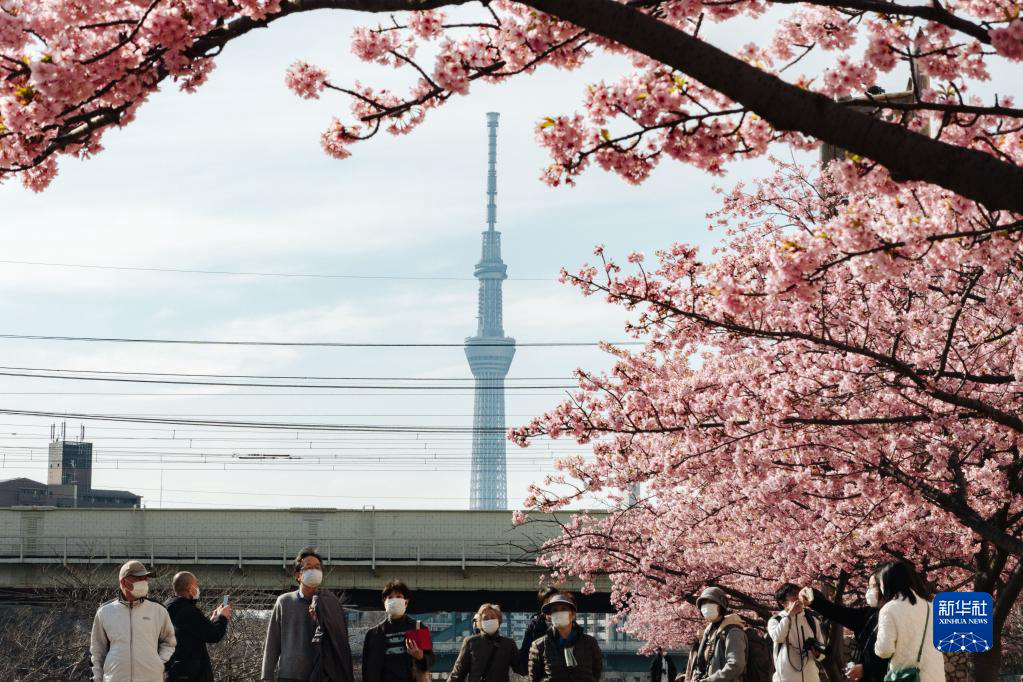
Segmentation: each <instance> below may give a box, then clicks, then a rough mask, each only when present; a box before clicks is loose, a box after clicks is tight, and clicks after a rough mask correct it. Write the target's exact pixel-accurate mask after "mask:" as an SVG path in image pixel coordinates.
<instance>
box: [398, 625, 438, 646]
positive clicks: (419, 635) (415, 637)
mask: <svg viewBox="0 0 1023 682" xmlns="http://www.w3.org/2000/svg"><path fill="white" fill-rule="evenodd" d="M405 639H406V640H412V641H413V642H415V643H416V646H417V647H419V648H420V649H422V650H423V651H433V640H432V639H431V638H430V628H424V627H418V628H416V629H414V630H406V631H405Z"/></svg>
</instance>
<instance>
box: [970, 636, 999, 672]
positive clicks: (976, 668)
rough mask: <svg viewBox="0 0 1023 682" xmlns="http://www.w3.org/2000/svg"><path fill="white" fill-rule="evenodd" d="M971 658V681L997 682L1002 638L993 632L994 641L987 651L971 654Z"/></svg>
mask: <svg viewBox="0 0 1023 682" xmlns="http://www.w3.org/2000/svg"><path fill="white" fill-rule="evenodd" d="M970 657H971V658H972V659H973V682H997V680H998V673H999V672H1000V671H1001V669H1002V638H1001V636H999V634H998V633H997V632H995V643H994V646H992V647H991V649H990V650H989V651H985V652H984V653H982V654H971V655H970Z"/></svg>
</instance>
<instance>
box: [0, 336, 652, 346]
mask: <svg viewBox="0 0 1023 682" xmlns="http://www.w3.org/2000/svg"><path fill="white" fill-rule="evenodd" d="M0 339H16V340H22V341H81V342H89V343H152V344H178V345H198V346H284V347H307V348H465V347H467V346H471V347H473V348H510V347H514V348H580V347H596V346H599V345H600V344H601V343H602V342H600V341H523V342H514V343H499V342H496V341H495V342H493V343H491V342H479V343H477V342H473V343H464V342H463V343H415V342H394V343H375V342H368V341H238V340H214V339H154V338H136V337H116V336H55V335H46V334H0ZM605 343H610V344H611V345H613V346H637V345H643V344H644V342H642V341H614V342H605Z"/></svg>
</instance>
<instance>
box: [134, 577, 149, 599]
mask: <svg viewBox="0 0 1023 682" xmlns="http://www.w3.org/2000/svg"><path fill="white" fill-rule="evenodd" d="M147 594H149V581H148V580H140V581H138V582H137V583H135V584H134V585H132V586H131V596H133V597H135V598H136V599H142V597H144V596H146V595H147Z"/></svg>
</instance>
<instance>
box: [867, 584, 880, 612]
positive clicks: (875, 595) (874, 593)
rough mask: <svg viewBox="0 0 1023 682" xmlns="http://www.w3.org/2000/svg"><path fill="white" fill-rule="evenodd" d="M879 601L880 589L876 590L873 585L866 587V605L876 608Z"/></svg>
mask: <svg viewBox="0 0 1023 682" xmlns="http://www.w3.org/2000/svg"><path fill="white" fill-rule="evenodd" d="M879 601H881V596H880V590H878V589H877V588H876V587H873V586H871V587H868V588H867V606H869V607H870V608H872V609H876V608H877V604H878V602H879Z"/></svg>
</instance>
